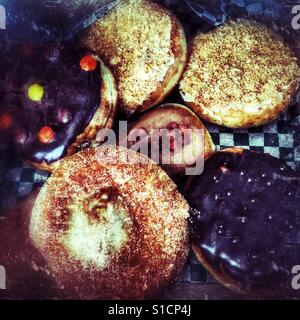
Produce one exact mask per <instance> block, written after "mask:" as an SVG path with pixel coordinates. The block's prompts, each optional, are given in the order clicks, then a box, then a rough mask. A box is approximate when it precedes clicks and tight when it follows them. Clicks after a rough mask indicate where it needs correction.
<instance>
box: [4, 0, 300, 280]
mask: <svg viewBox="0 0 300 320" xmlns="http://www.w3.org/2000/svg"><path fill="white" fill-rule="evenodd" d="M159 2H163V3H164V4H165V5H167V6H169V7H171V8H172V9H174V11H176V13H177V14H178V15H179V16H180V17H181V18H182V19H183V20H185V18H186V17H187V18H188V19H190V21H191V23H192V24H193V23H196V24H197V23H202V22H205V23H209V24H211V25H218V24H220V23H222V22H224V20H225V19H226V17H227V16H228V14H234V15H240V14H241V15H249V14H251V15H255V17H256V18H257V17H258V18H259V17H260V18H261V19H266V17H269V18H270V19H275V18H276V15H278V12H281V16H282V18H283V19H282V21H289V20H288V19H290V17H289V14H290V13H291V10H290V7H291V5H293V3H296V2H297V1H288V0H286V1H282V2H284V4H282V3H281V1H275V0H265V1H255V0H214V1H206V4H207V3H209V4H210V6H202V3H204V2H205V1H200V0H198V1H197V0H195V1H188V0H182V1H181V0H164V1H163V0H162V1H159ZM191 6H192V7H193V8H194V9H193V8H192V9H191ZM187 10H190V11H187ZM191 10H192V11H191ZM280 10H281V11H280ZM186 12H188V13H186ZM191 12H192V13H193V15H191ZM266 13H267V15H266ZM277 18H278V17H277ZM90 22H92V20H91V19H90V20H88V23H90ZM86 25H87V22H86V21H85V22H83V26H86ZM206 126H207V128H208V130H209V132H210V133H211V135H212V138H213V140H214V143H215V145H216V147H217V149H224V148H228V147H243V148H248V149H251V150H254V151H259V152H262V153H269V154H271V155H273V156H274V157H277V158H280V159H282V160H284V161H286V162H287V163H288V164H289V165H290V166H291V167H292V168H294V169H295V170H297V171H299V172H300V103H299V101H297V102H295V105H294V106H291V107H290V108H289V110H288V111H287V112H286V113H285V114H284V115H282V117H281V118H280V119H279V120H277V121H274V122H273V123H270V124H268V125H265V126H262V127H258V128H252V129H239V130H231V129H228V128H222V127H218V126H214V125H211V124H206ZM47 178H48V173H46V172H43V171H39V170H35V169H33V168H31V167H29V166H28V165H26V164H25V163H23V162H22V161H20V160H19V159H17V158H16V157H15V156H14V155H11V154H9V153H8V152H7V151H6V150H4V149H1V146H0V215H5V214H7V212H8V211H9V209H11V208H13V207H15V206H16V205H17V203H18V202H19V201H20V200H22V199H24V198H25V197H27V196H28V195H29V194H30V193H31V192H32V191H33V190H34V189H36V188H38V187H40V186H42V185H43V183H44V182H45V181H46V180H47ZM179 281H184V282H197V283H210V282H214V280H213V279H212V277H211V276H210V275H209V274H208V273H207V272H206V271H205V269H204V268H203V266H202V265H200V264H199V262H198V261H197V259H196V258H195V256H194V254H193V253H191V255H190V257H189V259H188V262H187V264H186V266H185V269H184V271H183V272H182V274H181V277H180V279H179Z"/></svg>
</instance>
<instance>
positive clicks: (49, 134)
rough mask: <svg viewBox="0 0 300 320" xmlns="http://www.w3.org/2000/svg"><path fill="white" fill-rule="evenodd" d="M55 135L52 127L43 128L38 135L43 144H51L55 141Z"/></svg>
mask: <svg viewBox="0 0 300 320" xmlns="http://www.w3.org/2000/svg"><path fill="white" fill-rule="evenodd" d="M54 137H55V133H54V131H53V130H52V128H50V127H47V126H45V127H43V128H42V129H41V130H40V131H39V134H38V138H39V140H40V142H41V143H51V142H52V141H53V140H54Z"/></svg>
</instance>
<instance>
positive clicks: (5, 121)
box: [0, 112, 12, 129]
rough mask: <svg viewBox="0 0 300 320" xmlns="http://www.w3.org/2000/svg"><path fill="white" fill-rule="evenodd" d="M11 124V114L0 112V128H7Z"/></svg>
mask: <svg viewBox="0 0 300 320" xmlns="http://www.w3.org/2000/svg"><path fill="white" fill-rule="evenodd" d="M11 125H12V116H11V115H10V114H9V113H7V112H6V113H3V114H0V128H1V129H8V128H9V127H10V126H11Z"/></svg>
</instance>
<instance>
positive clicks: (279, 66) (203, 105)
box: [180, 20, 299, 128]
mask: <svg viewBox="0 0 300 320" xmlns="http://www.w3.org/2000/svg"><path fill="white" fill-rule="evenodd" d="M190 51H191V54H190V58H189V61H188V64H187V68H186V71H185V73H184V75H183V79H182V80H181V82H180V91H181V95H182V97H183V99H184V101H185V103H186V104H187V105H188V106H190V107H191V108H192V109H193V110H194V111H195V112H196V113H197V114H198V115H199V116H200V117H202V118H203V119H205V120H206V121H209V122H212V123H215V124H218V125H223V126H227V127H232V128H246V127H253V126H259V125H262V124H264V123H266V122H270V121H272V120H274V119H276V118H278V117H279V115H280V114H281V113H282V112H284V111H285V110H286V109H287V107H288V106H289V104H290V103H291V102H292V100H293V98H294V96H295V93H296V90H297V87H298V85H297V73H299V66H298V64H297V58H296V56H295V54H294V53H293V52H292V50H291V49H290V48H289V46H288V45H287V44H285V43H284V42H283V40H282V39H281V38H280V36H279V35H277V34H276V33H274V32H273V31H272V30H270V29H268V28H267V27H265V26H263V25H261V24H258V23H255V22H251V21H246V20H240V21H237V22H234V21H231V22H228V23H226V24H224V25H222V26H221V27H219V28H217V29H214V30H213V31H211V32H208V33H202V32H199V33H198V34H197V35H196V36H195V38H194V39H193V41H192V43H191V45H190Z"/></svg>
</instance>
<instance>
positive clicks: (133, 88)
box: [81, 0, 187, 117]
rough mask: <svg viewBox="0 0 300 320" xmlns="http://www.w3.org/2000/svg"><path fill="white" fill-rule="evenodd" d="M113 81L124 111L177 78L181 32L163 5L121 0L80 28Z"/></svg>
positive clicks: (158, 96)
mask: <svg viewBox="0 0 300 320" xmlns="http://www.w3.org/2000/svg"><path fill="white" fill-rule="evenodd" d="M81 43H82V45H83V47H84V48H87V49H88V50H90V51H92V52H95V53H97V54H98V55H99V56H101V58H102V59H103V61H104V62H105V63H106V64H107V65H108V66H109V67H110V68H111V70H112V72H113V74H114V76H115V78H116V80H117V83H118V94H119V109H118V110H119V111H120V114H121V115H122V116H125V117H130V116H131V115H132V114H134V113H137V112H141V111H145V110H147V109H149V108H151V107H153V106H155V105H157V104H159V102H161V101H162V100H163V99H164V98H165V97H166V96H167V95H168V94H169V93H170V92H171V90H172V89H173V88H174V87H175V85H176V84H177V83H178V81H179V79H180V77H181V75H182V72H183V69H184V67H185V63H186V60H187V48H186V40H185V35H184V31H183V29H182V27H181V25H180V23H179V21H178V20H177V18H176V17H175V16H174V15H173V14H172V13H171V12H169V11H168V10H167V9H165V8H163V7H161V6H160V5H158V4H155V3H152V2H151V1H147V0H124V1H121V3H120V4H119V5H117V6H116V7H115V8H114V9H112V10H111V11H110V12H109V13H108V14H107V15H106V16H104V17H101V19H100V20H98V21H96V22H95V23H94V24H92V26H91V27H90V28H89V29H88V30H87V31H85V32H84V34H83V35H82V38H81Z"/></svg>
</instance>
